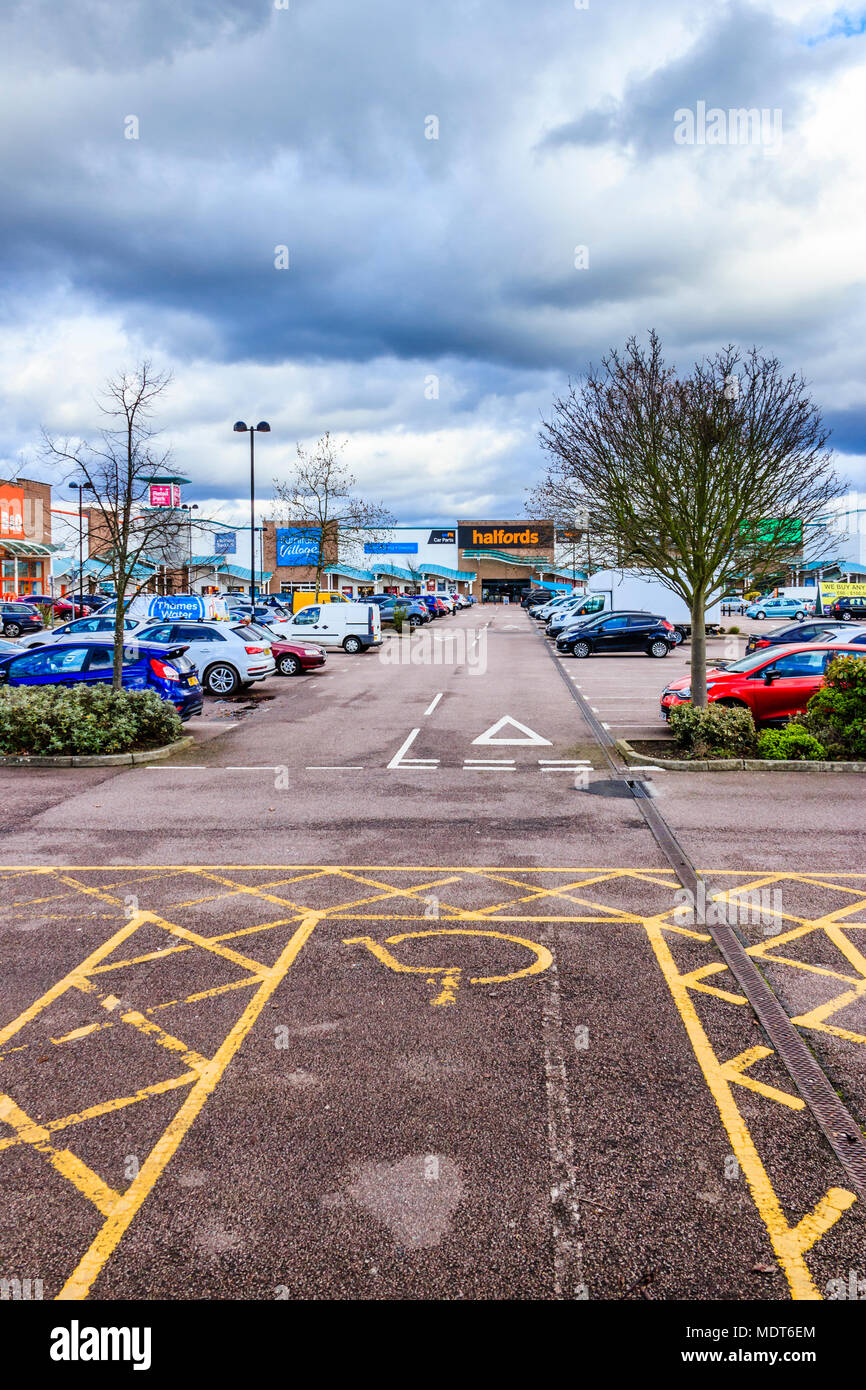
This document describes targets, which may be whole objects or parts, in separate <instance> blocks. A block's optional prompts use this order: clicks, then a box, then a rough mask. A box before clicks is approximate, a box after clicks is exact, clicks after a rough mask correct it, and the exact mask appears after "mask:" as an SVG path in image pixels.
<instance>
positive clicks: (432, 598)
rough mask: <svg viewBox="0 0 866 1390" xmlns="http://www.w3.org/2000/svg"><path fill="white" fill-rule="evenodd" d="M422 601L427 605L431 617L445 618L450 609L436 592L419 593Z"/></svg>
mask: <svg viewBox="0 0 866 1390" xmlns="http://www.w3.org/2000/svg"><path fill="white" fill-rule="evenodd" d="M419 598H420V599H421V602H422V603H425V604H426V605H427V609H428V611H429V613H430V616H431V618H444V616H445V614H446V613H447V612H448V609H447V608H446V607H445V604H444V603H443V602H442V600H441V599H439V598H437V596H436V595H435V594H419Z"/></svg>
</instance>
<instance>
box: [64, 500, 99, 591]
mask: <svg viewBox="0 0 866 1390" xmlns="http://www.w3.org/2000/svg"><path fill="white" fill-rule="evenodd" d="M69 486H70V488H71V489H72V491H73V492H77V493H78V611H79V614H83V612H84V513H83V511H82V509H81V503H82V497H81V494H82V492H95V491H96V488H95V487H94V486H93V484H92V483H70V484H69ZM72 616H73V618H74V617H75V600H74V599H73V602H72Z"/></svg>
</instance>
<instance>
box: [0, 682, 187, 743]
mask: <svg viewBox="0 0 866 1390" xmlns="http://www.w3.org/2000/svg"><path fill="white" fill-rule="evenodd" d="M182 730H183V725H182V724H181V721H180V716H179V715H178V713H177V710H176V709H175V708H174V706H173V705H172V704H170V703H169V701H167V700H161V699H160V698H159V696H158V695H157V694H156V692H155V691H153V690H113V689H112V687H111V686H110V685H42V686H7V687H6V688H5V689H2V690H0V753H5V754H10V753H11V754H15V755H18V754H24V753H33V754H41V755H43V756H44V755H51V754H70V753H72V754H87V753H90V754H93V753H128V752H129V751H130V750H131V749H133V748H135V749H141V748H158V747H160V746H161V745H162V744H166V743H173V742H174V740H175V739H177V738H179V737H180V736H181V733H182Z"/></svg>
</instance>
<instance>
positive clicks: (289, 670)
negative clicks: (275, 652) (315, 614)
mask: <svg viewBox="0 0 866 1390" xmlns="http://www.w3.org/2000/svg"><path fill="white" fill-rule="evenodd" d="M302 669H303V667H302V666H301V663H300V660H299V659H298V657H296V656H293V655H292V653H291V652H287V653H286V655H285V656H281V657H280V659H279V661H278V662H277V670H278V671H279V673H280V675H281V676H299V675H300V674H301V671H302Z"/></svg>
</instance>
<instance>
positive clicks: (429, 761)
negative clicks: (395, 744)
mask: <svg viewBox="0 0 866 1390" xmlns="http://www.w3.org/2000/svg"><path fill="white" fill-rule="evenodd" d="M420 732H421V730H420V729H413V730H412V732H411V734H410V735H409V737H408V738H407V739H406V741H405V743H403V744H402V745H401V747H400V748H398V750H397V752H396V753H395V754H394V756H393V758H392V759H391V761H390V762H389V763H386V764H385V767H386V769H387V770H388V771H392V772H393V771H395V770H396V769H397V768H399V767H413V768H417V769H422V770H427V769H429V768H436V767H438V766H439V759H438V758H404V756H403V755H404V754H405V753H406V752H407V750H408V749H409V748H411V747H412V744H413V743H414V742H415V740H416V738H417V737H418V735H419V734H420Z"/></svg>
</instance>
